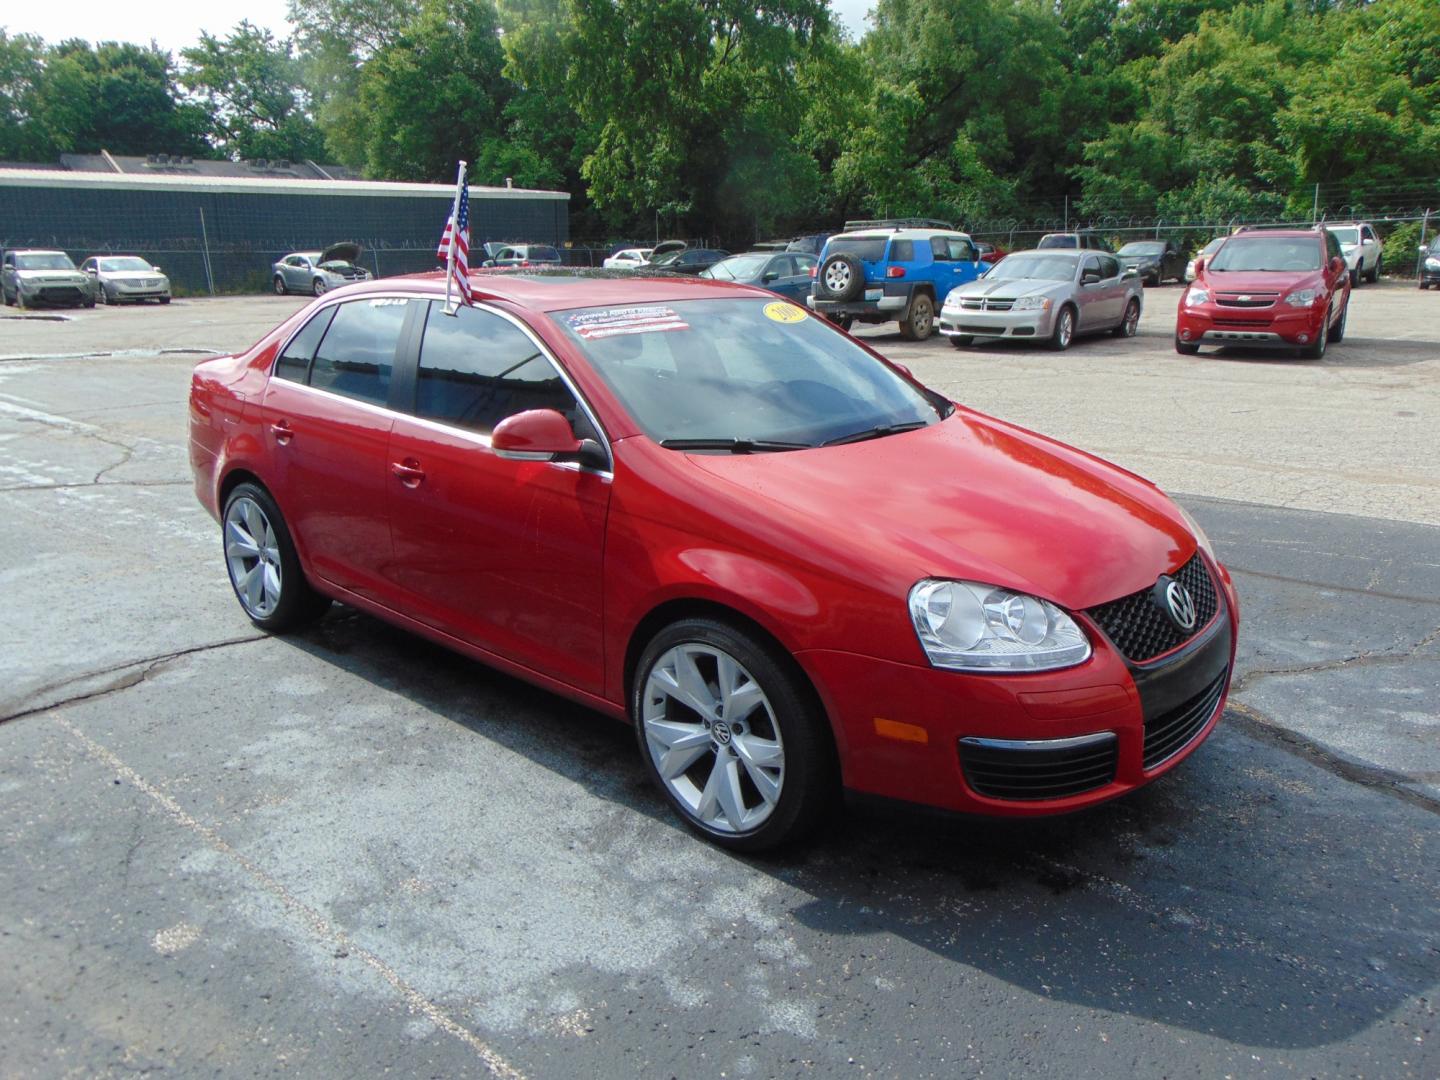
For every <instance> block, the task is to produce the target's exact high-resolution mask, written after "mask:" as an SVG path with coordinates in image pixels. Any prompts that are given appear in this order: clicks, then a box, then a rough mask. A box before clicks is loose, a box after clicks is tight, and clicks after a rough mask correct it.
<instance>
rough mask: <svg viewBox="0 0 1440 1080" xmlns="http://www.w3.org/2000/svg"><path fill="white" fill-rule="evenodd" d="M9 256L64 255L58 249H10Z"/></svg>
mask: <svg viewBox="0 0 1440 1080" xmlns="http://www.w3.org/2000/svg"><path fill="white" fill-rule="evenodd" d="M7 254H10V255H64V254H65V252H63V251H61V250H59V249H58V248H11V249H10V250H9V252H7Z"/></svg>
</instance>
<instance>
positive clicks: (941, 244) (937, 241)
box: [930, 236, 952, 262]
mask: <svg viewBox="0 0 1440 1080" xmlns="http://www.w3.org/2000/svg"><path fill="white" fill-rule="evenodd" d="M951 243H952V241H951V240H950V238H949V237H947V236H932V237H931V238H930V257H931V258H933V259H934V260H935V261H936V262H950V244H951Z"/></svg>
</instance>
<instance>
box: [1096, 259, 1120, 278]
mask: <svg viewBox="0 0 1440 1080" xmlns="http://www.w3.org/2000/svg"><path fill="white" fill-rule="evenodd" d="M1119 276H1120V260H1119V259H1116V258H1113V257H1112V256H1110V255H1101V256H1100V277H1101V279H1102V280H1105V281H1109V280H1110V279H1111V278H1117V277H1119Z"/></svg>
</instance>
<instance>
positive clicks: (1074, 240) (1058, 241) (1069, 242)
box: [1037, 233, 1080, 251]
mask: <svg viewBox="0 0 1440 1080" xmlns="http://www.w3.org/2000/svg"><path fill="white" fill-rule="evenodd" d="M1037 246H1038V247H1039V248H1040V249H1041V250H1042V251H1043V250H1044V249H1046V248H1073V247H1079V246H1080V238H1079V237H1078V236H1076V235H1075V234H1074V233H1051V234H1050V235H1049V236H1042V237H1041V238H1040V243H1039V244H1038V245H1037Z"/></svg>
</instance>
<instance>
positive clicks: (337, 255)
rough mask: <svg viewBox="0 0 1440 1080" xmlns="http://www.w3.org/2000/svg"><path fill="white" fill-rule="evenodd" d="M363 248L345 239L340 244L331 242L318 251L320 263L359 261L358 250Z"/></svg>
mask: <svg viewBox="0 0 1440 1080" xmlns="http://www.w3.org/2000/svg"><path fill="white" fill-rule="evenodd" d="M363 250H364V249H363V248H362V247H361V246H360V245H359V244H356V243H352V242H350V241H348V240H347V241H345V242H344V243H340V244H331V245H330V246H329V247H327V248H326V249H325V250H324V251H322V252H320V262H321V263H332V262H335V263H353V262H359V261H360V252H361V251H363Z"/></svg>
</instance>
